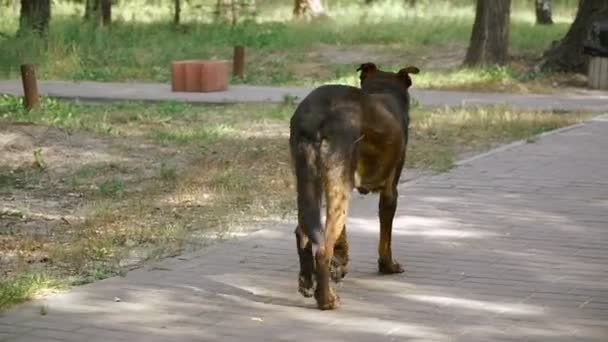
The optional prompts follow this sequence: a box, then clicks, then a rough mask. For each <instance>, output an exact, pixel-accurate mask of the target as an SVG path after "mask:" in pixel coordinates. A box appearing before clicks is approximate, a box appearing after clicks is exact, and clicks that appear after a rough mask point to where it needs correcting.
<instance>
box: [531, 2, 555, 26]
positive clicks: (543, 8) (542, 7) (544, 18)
mask: <svg viewBox="0 0 608 342" xmlns="http://www.w3.org/2000/svg"><path fill="white" fill-rule="evenodd" d="M534 7H535V9H536V24H537V25H552V24H553V19H552V18H551V0H534Z"/></svg>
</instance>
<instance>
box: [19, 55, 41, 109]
mask: <svg viewBox="0 0 608 342" xmlns="http://www.w3.org/2000/svg"><path fill="white" fill-rule="evenodd" d="M21 80H22V81H23V95H24V101H23V105H24V107H25V109H27V110H31V109H35V108H39V107H40V97H39V96H38V85H37V84H36V73H35V69H34V66H33V65H32V64H23V65H21Z"/></svg>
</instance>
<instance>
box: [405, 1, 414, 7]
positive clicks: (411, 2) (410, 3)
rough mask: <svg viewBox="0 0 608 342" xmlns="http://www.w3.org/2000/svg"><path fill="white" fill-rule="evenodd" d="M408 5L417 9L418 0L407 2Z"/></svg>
mask: <svg viewBox="0 0 608 342" xmlns="http://www.w3.org/2000/svg"><path fill="white" fill-rule="evenodd" d="M407 3H408V4H409V5H410V7H416V0H407Z"/></svg>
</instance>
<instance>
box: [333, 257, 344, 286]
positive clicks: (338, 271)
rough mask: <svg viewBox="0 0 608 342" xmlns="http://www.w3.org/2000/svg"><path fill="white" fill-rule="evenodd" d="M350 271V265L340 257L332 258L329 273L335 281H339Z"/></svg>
mask: <svg viewBox="0 0 608 342" xmlns="http://www.w3.org/2000/svg"><path fill="white" fill-rule="evenodd" d="M347 273H348V267H347V265H346V264H344V262H343V261H342V260H341V259H340V258H336V257H335V256H334V257H333V258H332V259H331V264H330V265H329V275H330V277H331V280H333V281H334V282H335V283H339V282H341V281H342V279H344V277H346V274H347Z"/></svg>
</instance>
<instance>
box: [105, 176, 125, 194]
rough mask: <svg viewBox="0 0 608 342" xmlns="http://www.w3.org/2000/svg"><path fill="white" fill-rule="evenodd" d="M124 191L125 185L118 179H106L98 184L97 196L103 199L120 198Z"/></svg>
mask: <svg viewBox="0 0 608 342" xmlns="http://www.w3.org/2000/svg"><path fill="white" fill-rule="evenodd" d="M124 191H125V183H124V182H123V181H122V180H120V179H108V180H107V181H105V182H103V183H101V184H99V194H100V195H102V196H104V197H116V196H120V195H121V194H122V193H123V192H124Z"/></svg>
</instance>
